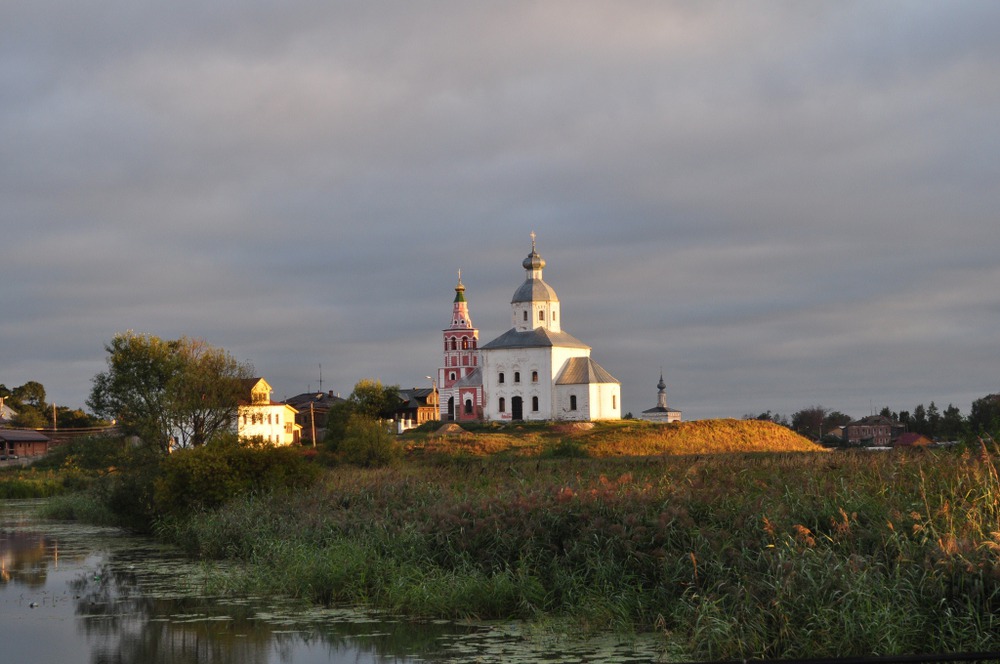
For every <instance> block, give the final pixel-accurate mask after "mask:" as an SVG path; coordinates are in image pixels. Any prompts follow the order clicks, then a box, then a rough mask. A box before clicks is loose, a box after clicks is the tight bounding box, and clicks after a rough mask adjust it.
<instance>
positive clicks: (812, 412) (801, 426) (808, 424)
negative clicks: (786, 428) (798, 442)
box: [792, 406, 830, 440]
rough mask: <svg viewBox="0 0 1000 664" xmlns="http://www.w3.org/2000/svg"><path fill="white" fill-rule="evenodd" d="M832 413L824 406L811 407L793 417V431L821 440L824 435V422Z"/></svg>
mask: <svg viewBox="0 0 1000 664" xmlns="http://www.w3.org/2000/svg"><path fill="white" fill-rule="evenodd" d="M829 412H830V411H829V410H828V409H826V408H823V407H822V406H810V407H809V408H803V409H802V410H800V411H798V412H797V413H794V414H793V415H792V429H793V430H794V431H796V432H797V433H799V434H801V435H803V436H805V437H806V438H810V439H812V440H819V439H820V438H821V437H822V435H823V431H822V430H823V420H824V419H825V418H826V416H827V413H829Z"/></svg>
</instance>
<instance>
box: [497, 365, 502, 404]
mask: <svg viewBox="0 0 1000 664" xmlns="http://www.w3.org/2000/svg"><path fill="white" fill-rule="evenodd" d="M497 382H498V383H502V382H503V372H502V371H501V372H500V373H499V375H497ZM501 410H503V409H502V408H501Z"/></svg>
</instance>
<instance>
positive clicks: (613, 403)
mask: <svg viewBox="0 0 1000 664" xmlns="http://www.w3.org/2000/svg"><path fill="white" fill-rule="evenodd" d="M611 407H612V408H617V407H618V395H615V394H612V395H611Z"/></svg>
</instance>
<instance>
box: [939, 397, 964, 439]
mask: <svg viewBox="0 0 1000 664" xmlns="http://www.w3.org/2000/svg"><path fill="white" fill-rule="evenodd" d="M963 433H965V418H963V417H962V411H960V410H959V409H958V408H957V407H956V406H954V405H952V404H948V407H947V408H945V409H944V414H943V415H942V416H941V425H940V427H939V430H938V436H940V437H941V438H943V439H944V440H958V439H959V438H960V437H961V436H962V434H963Z"/></svg>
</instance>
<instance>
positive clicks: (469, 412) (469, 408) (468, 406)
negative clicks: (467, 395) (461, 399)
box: [465, 399, 472, 415]
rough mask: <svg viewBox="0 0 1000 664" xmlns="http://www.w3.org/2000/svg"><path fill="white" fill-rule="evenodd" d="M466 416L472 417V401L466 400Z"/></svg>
mask: <svg viewBox="0 0 1000 664" xmlns="http://www.w3.org/2000/svg"><path fill="white" fill-rule="evenodd" d="M465 414H466V415H472V399H466V400H465Z"/></svg>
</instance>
